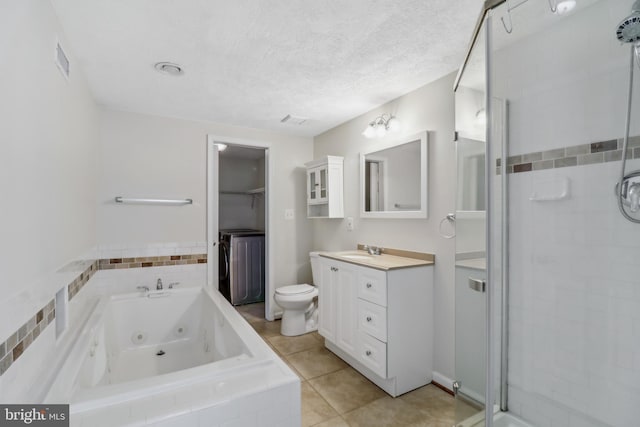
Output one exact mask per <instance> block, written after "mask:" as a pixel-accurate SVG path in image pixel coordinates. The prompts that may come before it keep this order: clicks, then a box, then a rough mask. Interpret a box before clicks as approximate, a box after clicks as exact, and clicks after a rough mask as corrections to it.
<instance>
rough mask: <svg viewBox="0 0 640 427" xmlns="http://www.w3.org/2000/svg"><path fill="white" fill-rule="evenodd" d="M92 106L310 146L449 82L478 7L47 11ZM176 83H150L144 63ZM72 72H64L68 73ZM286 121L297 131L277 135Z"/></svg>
mask: <svg viewBox="0 0 640 427" xmlns="http://www.w3.org/2000/svg"><path fill="white" fill-rule="evenodd" d="M51 2H52V4H53V5H54V8H55V10H56V12H57V14H58V17H59V19H60V21H61V23H62V26H63V28H64V31H65V33H66V36H67V38H68V40H69V43H70V44H71V48H72V50H73V51H74V53H75V54H76V56H77V57H78V58H79V60H80V66H81V68H82V69H83V71H84V73H85V74H86V75H87V78H88V80H89V84H90V86H91V90H92V92H93V94H94V96H95V98H96V100H97V102H99V103H100V104H103V105H106V106H108V107H111V108H114V109H121V110H126V111H134V112H141V113H147V114H154V115H161V116H171V117H181V118H188V119H196V120H207V121H213V122H219V123H227V124H234V125H240V126H248V127H254V128H261V129H271V130H276V131H280V132H286V133H290V134H293V135H300V136H314V135H317V134H319V133H321V132H323V131H325V130H328V129H330V128H332V127H334V126H336V125H338V124H340V123H343V122H345V121H347V120H349V119H351V118H353V117H355V116H357V115H360V114H362V113H364V112H366V111H368V110H370V109H372V108H375V107H377V106H379V105H381V104H383V103H385V102H387V101H390V100H392V99H394V98H396V97H398V96H400V95H403V94H405V93H407V92H410V91H411V90H413V89H415V88H417V87H419V86H422V85H424V84H425V83H428V82H430V81H433V80H435V79H437V78H439V77H442V76H444V75H445V74H447V73H449V72H451V71H454V70H456V69H457V68H458V67H459V65H460V64H461V61H462V58H463V56H464V53H465V50H466V48H467V44H468V42H469V40H470V37H471V33H472V30H473V25H474V23H475V20H476V18H477V16H478V14H479V12H480V9H481V6H482V0H395V1H379V0H288V1H283V0H269V1H263V0H262V1H261V0H233V1H220V0H184V1H176V0H51ZM159 61H170V62H175V63H178V64H180V65H182V66H183V67H184V69H185V74H184V75H183V76H180V77H172V76H168V75H163V74H160V73H158V72H156V71H155V70H154V68H153V65H154V63H156V62H159ZM72 66H73V65H72ZM287 114H292V115H295V116H302V117H307V118H309V120H308V121H307V122H305V123H304V124H302V125H291V124H283V123H280V119H282V118H283V117H284V116H286V115H287Z"/></svg>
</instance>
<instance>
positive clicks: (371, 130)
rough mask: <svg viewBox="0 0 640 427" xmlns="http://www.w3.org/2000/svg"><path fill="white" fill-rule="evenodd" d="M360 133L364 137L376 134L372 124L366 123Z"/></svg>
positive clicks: (371, 136)
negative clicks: (365, 126)
mask: <svg viewBox="0 0 640 427" xmlns="http://www.w3.org/2000/svg"><path fill="white" fill-rule="evenodd" d="M362 134H363V135H364V136H365V138H373V137H374V136H375V135H376V129H375V127H374V126H373V125H368V126H367V128H366V129H365V130H364V132H362Z"/></svg>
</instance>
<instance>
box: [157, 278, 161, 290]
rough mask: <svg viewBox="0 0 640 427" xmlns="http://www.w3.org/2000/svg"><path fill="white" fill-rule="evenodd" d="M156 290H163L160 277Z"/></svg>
mask: <svg viewBox="0 0 640 427" xmlns="http://www.w3.org/2000/svg"><path fill="white" fill-rule="evenodd" d="M156 290H158V291H161V290H162V279H160V278H158V281H157V282H156Z"/></svg>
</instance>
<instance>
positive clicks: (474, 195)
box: [456, 137, 485, 212]
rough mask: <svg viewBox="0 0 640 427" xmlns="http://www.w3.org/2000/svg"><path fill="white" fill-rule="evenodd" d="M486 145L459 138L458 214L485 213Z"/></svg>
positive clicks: (481, 142)
mask: <svg viewBox="0 0 640 427" xmlns="http://www.w3.org/2000/svg"><path fill="white" fill-rule="evenodd" d="M484 153H485V143H484V142H483V141H477V140H474V139H467V138H462V137H460V138H458V142H457V145H456V154H457V157H458V192H457V195H456V199H457V200H456V210H457V211H458V212H477V211H484V210H485V207H484V197H485V195H484V187H485V182H484V180H485V161H484Z"/></svg>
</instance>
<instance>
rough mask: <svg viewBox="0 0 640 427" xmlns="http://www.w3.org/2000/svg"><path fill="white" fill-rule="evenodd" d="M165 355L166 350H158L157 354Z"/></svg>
mask: <svg viewBox="0 0 640 427" xmlns="http://www.w3.org/2000/svg"><path fill="white" fill-rule="evenodd" d="M162 355H164V350H158V352H157V353H156V356H162Z"/></svg>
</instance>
